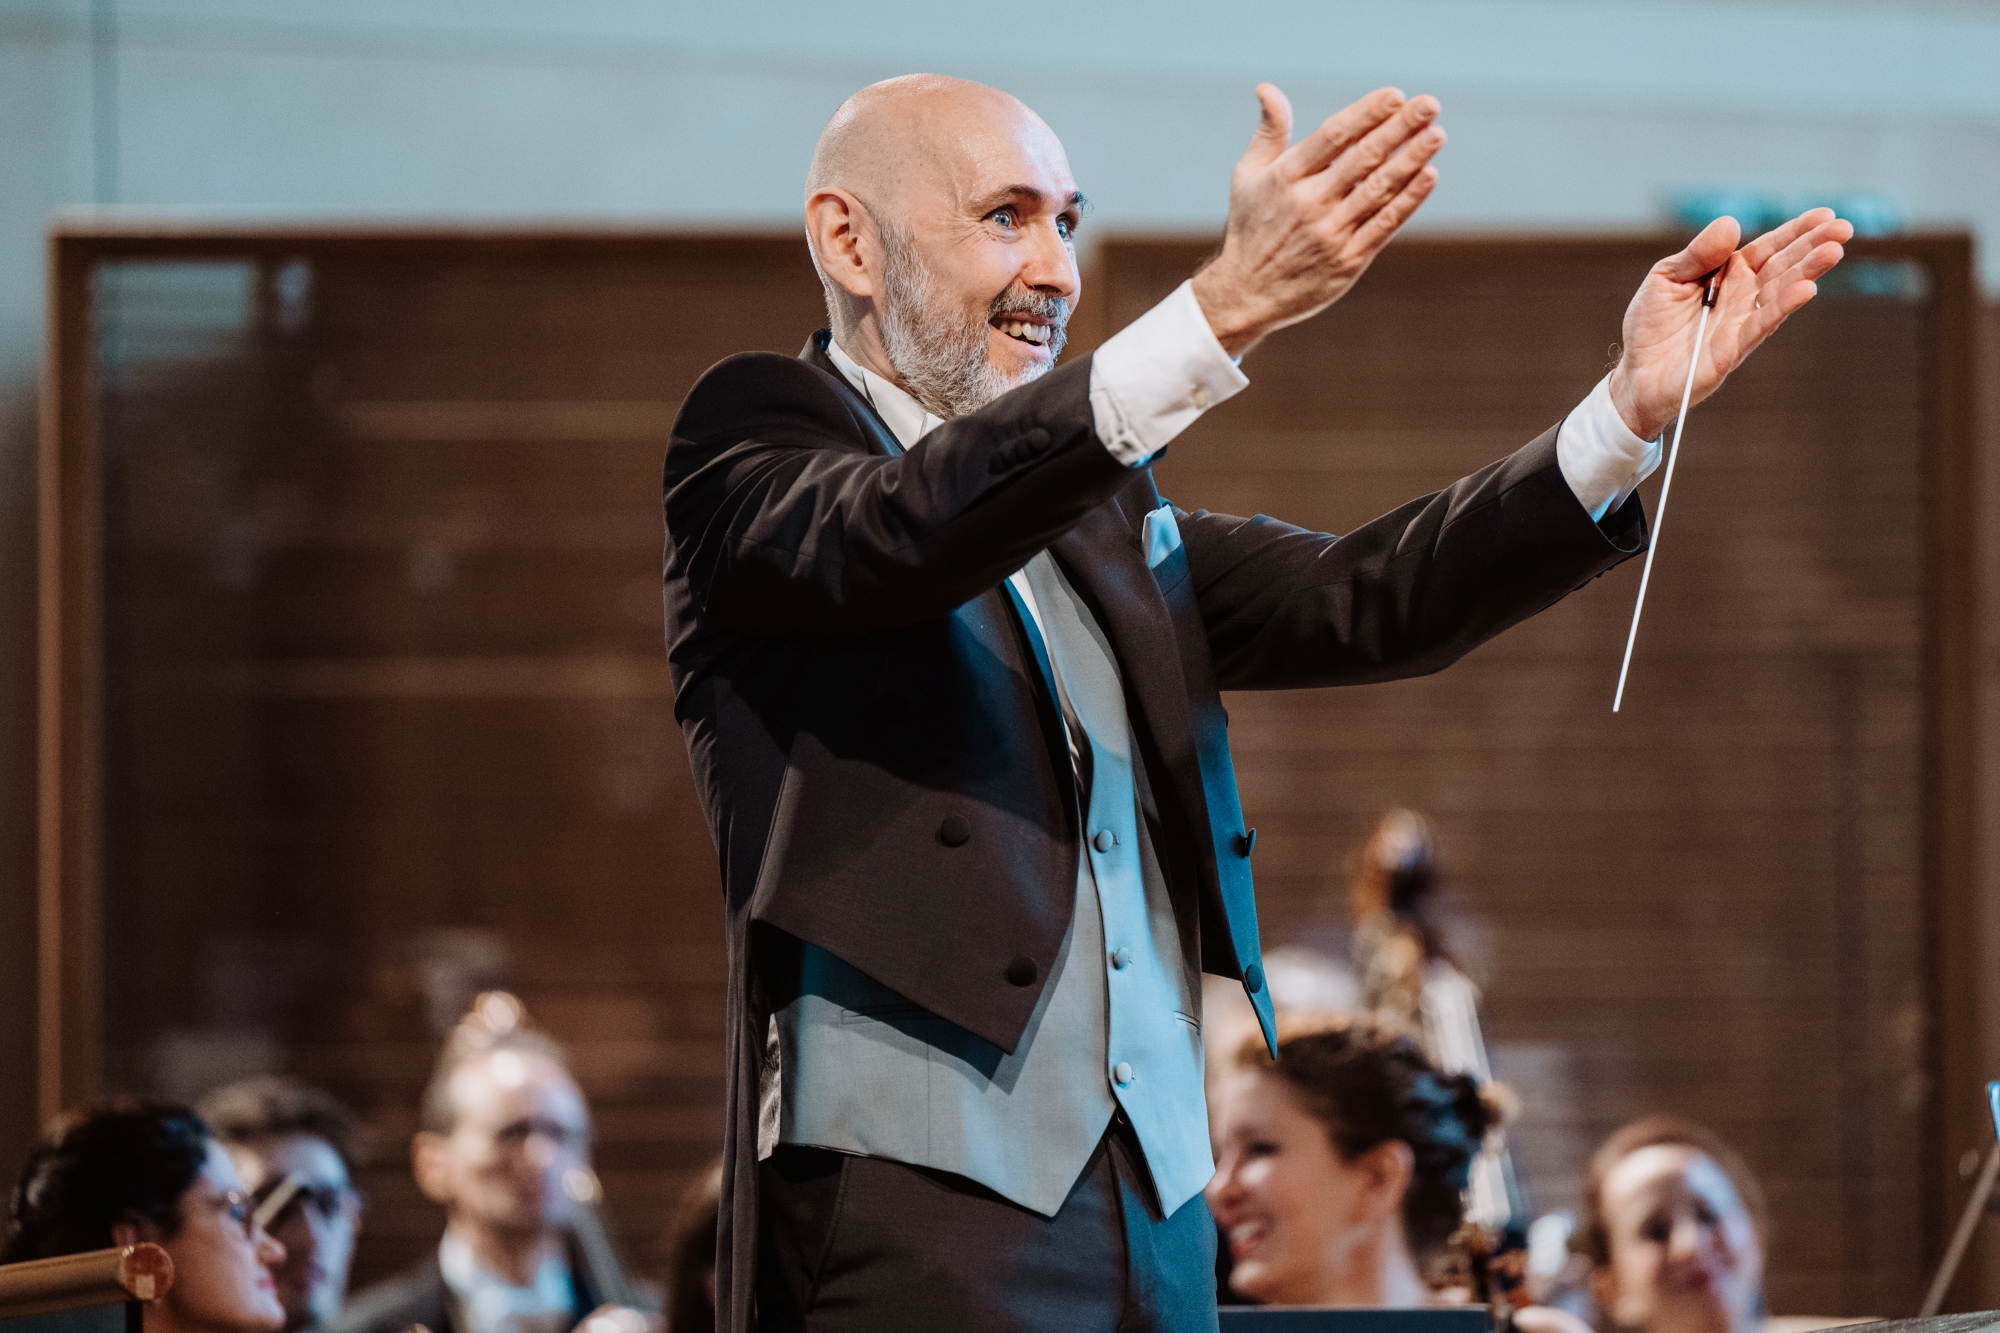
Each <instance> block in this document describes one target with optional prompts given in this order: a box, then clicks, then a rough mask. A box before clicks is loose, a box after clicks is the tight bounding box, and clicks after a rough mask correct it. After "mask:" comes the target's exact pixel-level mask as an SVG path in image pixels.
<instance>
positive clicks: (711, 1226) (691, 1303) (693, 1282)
mask: <svg viewBox="0 0 2000 1333" xmlns="http://www.w3.org/2000/svg"><path fill="white" fill-rule="evenodd" d="M721 1208H722V1159H721V1158H720V1157H718V1158H716V1159H715V1160H714V1161H713V1162H710V1163H709V1164H708V1167H707V1169H706V1170H704V1171H703V1172H702V1173H701V1175H700V1176H699V1177H697V1178H696V1180H695V1182H694V1184H692V1185H690V1186H688V1188H687V1193H685V1194H683V1195H681V1202H680V1206H679V1207H678V1208H676V1209H675V1210H674V1222H673V1226H672V1227H671V1228H670V1229H669V1230H668V1232H667V1241H666V1244H665V1245H664V1246H663V1247H662V1249H663V1250H664V1251H665V1255H666V1267H667V1333H714V1329H715V1241H716V1231H717V1229H718V1227H717V1224H718V1220H719V1217H720V1211H721Z"/></svg>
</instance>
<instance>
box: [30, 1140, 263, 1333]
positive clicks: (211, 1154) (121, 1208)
mask: <svg viewBox="0 0 2000 1333" xmlns="http://www.w3.org/2000/svg"><path fill="white" fill-rule="evenodd" d="M250 1210H251V1204H250V1195H249V1193H248V1192H247V1191H246V1190H245V1189H244V1188H243V1181H242V1179H241V1178H240V1177H239V1176H238V1175H237V1173H236V1164H235V1163H234V1162H232V1161H230V1159H229V1154H228V1153H226V1152H224V1151H223V1150H222V1148H221V1146H220V1145H219V1144H217V1143H216V1142H215V1140H214V1138H213V1137H212V1136H211V1135H210V1134H209V1131H208V1126H207V1125H205V1124H203V1123H202V1122H201V1120H200V1118H199V1117H197V1116H196V1115H195V1113H194V1112H193V1111H191V1110H189V1109H188V1108H187V1107H185V1106H176V1105H173V1104H170V1103H164V1102H139V1101H120V1102H112V1103H108V1104H106V1105H103V1106H97V1107H88V1108H85V1109H83V1110H81V1111H75V1112H71V1113H70V1114H68V1115H65V1116H64V1117H63V1118H62V1119H60V1120H58V1121H57V1122H56V1124H55V1126H54V1128H52V1129H51V1130H50V1131H49V1133H48V1134H47V1136H46V1137H44V1139H43V1140H42V1142H41V1143H40V1144H39V1145H37V1146H36V1148H35V1150H34V1151H33V1152H32V1153H30V1154H29V1155H28V1162H27V1165H26V1166H24V1167H23V1168H22V1170H21V1181H20V1184H19V1185H18V1186H16V1188H15V1190H14V1197H13V1200H12V1205H11V1210H10V1212H11V1223H12V1229H11V1234H10V1235H9V1236H8V1238H7V1245H6V1248H5V1250H4V1251H0V1262H5V1263H20V1262H23V1261H26V1260H29V1259H50V1258H54V1257H56V1256H57V1255H64V1254H82V1253H86V1252H88V1251H90V1250H103V1249H109V1248H111V1247H112V1246H114V1245H133V1244H137V1243H138V1242H140V1241H152V1242H154V1243H155V1244H158V1245H160V1246H162V1247H164V1248H165V1249H166V1251H167V1254H168V1255H169V1256H170V1257H171V1258H172V1259H173V1261H174V1282H173V1285H172V1286H171V1287H170V1288H169V1289H168V1290H167V1292H166V1294H165V1295H164V1296H162V1297H160V1298H159V1299H158V1300H152V1301H148V1302H146V1303H145V1329H146V1333H275V1331H276V1330H277V1329H279V1328H281V1327H283V1326H284V1322H285V1311H284V1308H283V1307H282V1306H281V1305H279V1303H278V1294H277V1284H276V1282H275V1281H274V1280H273V1278H272V1276H271V1270H272V1269H273V1268H275V1267H277V1266H278V1265H279V1264H281V1263H283V1262H284V1259H285V1248H284V1246H282V1245H280V1244H279V1243H278V1242H277V1241H275V1240H273V1239H271V1237H270V1236H269V1235H267V1234H266V1233H265V1232H264V1231H263V1230H261V1229H259V1228H258V1227H256V1225H255V1224H254V1223H253V1222H252V1220H251V1215H250Z"/></svg>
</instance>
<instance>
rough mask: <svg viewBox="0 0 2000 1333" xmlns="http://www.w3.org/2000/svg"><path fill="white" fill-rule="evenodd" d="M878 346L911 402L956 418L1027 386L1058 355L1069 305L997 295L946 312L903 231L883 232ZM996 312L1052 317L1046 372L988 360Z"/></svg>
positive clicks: (939, 415)
mask: <svg viewBox="0 0 2000 1333" xmlns="http://www.w3.org/2000/svg"><path fill="white" fill-rule="evenodd" d="M882 250H883V255H882V301H881V310H880V313H879V316H878V317H879V318H880V320H881V327H882V347H883V350H884V351H885V352H887V353H888V354H889V364H890V365H892V366H894V367H895V368H896V373H897V374H898V375H900V376H901V377H902V380H903V389H904V391H905V392H907V393H908V394H909V395H910V397H912V398H914V399H916V400H917V403H918V404H919V405H920V406H921V407H922V408H923V409H924V411H926V412H929V413H930V414H931V415H932V416H934V417H937V418H938V419H939V420H941V421H950V420H952V419H953V418H954V417H962V416H965V415H966V414H968V413H971V412H977V411H978V410H979V409H980V408H982V407H984V406H986V405H987V404H988V403H990V402H992V401H993V400H994V399H995V398H998V397H999V396H1000V395H1001V394H1003V393H1006V392H1007V391H1008V390H1009V389H1018V388H1020V387H1021V386H1022V385H1023V384H1026V383H1028V382H1029V381H1031V380H1036V379H1040V378H1041V377H1042V376H1043V375H1044V374H1046V373H1048V370H1049V366H1052V365H1053V364H1054V363H1055V357H1056V355H1059V354H1060V353H1061V352H1062V345H1063V342H1064V334H1063V324H1064V322H1065V316H1066V315H1067V313H1068V311H1067V307H1068V303H1067V302H1066V301H1064V300H1063V299H1062V298H1061V297H1052V296H1046V295H1043V294H1041V293H1035V292H1028V293H1018V294H1017V293H1014V292H1011V291H1010V292H1003V293H1002V294H1001V295H1000V297H999V298H997V299H996V300H995V301H994V302H993V304H992V305H991V306H989V307H988V308H987V309H986V310H984V311H981V312H978V313H976V314H974V313H968V312H966V311H963V310H955V309H952V308H951V306H950V303H949V302H948V301H947V300H946V299H945V298H944V297H943V295H942V294H940V293H939V291H938V288H937V281H936V279H935V278H933V277H932V275H931V271H930V269H929V268H928V267H926V266H925V264H924V261H923V257H922V256H921V255H919V254H918V253H917V248H916V245H915V243H914V242H912V240H911V239H910V234H909V233H908V232H907V231H905V230H904V229H903V228H901V227H894V226H886V227H883V228H882ZM1002 311H1008V312H1017V313H1035V314H1042V315H1048V316H1053V317H1054V319H1055V321H1056V331H1055V337H1054V340H1053V341H1052V342H1051V343H1050V344H1049V351H1050V353H1051V355H1050V358H1049V365H1031V366H1028V367H1027V368H1025V369H1024V370H1022V371H1020V372H1019V373H1018V374H1011V375H1010V374H1008V373H1007V372H1006V371H1003V370H1001V369H999V368H998V367H996V366H994V365H993V363H992V362H991V361H990V360H988V359H987V346H988V342H987V336H988V328H987V322H986V321H987V320H988V319H989V318H991V317H992V316H993V315H995V314H998V313H1001V312H1002Z"/></svg>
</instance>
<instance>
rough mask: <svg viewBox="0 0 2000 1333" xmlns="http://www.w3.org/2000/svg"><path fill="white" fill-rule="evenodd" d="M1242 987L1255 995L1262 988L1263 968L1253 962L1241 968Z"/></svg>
mask: <svg viewBox="0 0 2000 1333" xmlns="http://www.w3.org/2000/svg"><path fill="white" fill-rule="evenodd" d="M1243 989H1245V990H1247V991H1249V992H1250V993H1251V994H1252V995H1255V994H1256V993H1257V992H1258V991H1260V990H1263V989H1264V969H1263V968H1261V967H1259V966H1257V965H1256V964H1255V963H1252V964H1250V966H1248V967H1246V968H1244V969H1243Z"/></svg>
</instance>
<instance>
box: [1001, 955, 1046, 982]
mask: <svg viewBox="0 0 2000 1333" xmlns="http://www.w3.org/2000/svg"><path fill="white" fill-rule="evenodd" d="M1041 973H1042V969H1040V968H1039V967H1036V966H1035V960H1034V959H1032V958H1016V959H1015V960H1014V961H1013V962H1011V963H1009V964H1007V974H1006V975H1007V984H1008V985H1009V986H1032V985H1034V984H1035V978H1036V977H1038V976H1040V975H1041Z"/></svg>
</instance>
